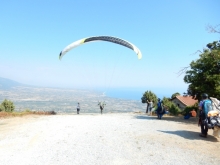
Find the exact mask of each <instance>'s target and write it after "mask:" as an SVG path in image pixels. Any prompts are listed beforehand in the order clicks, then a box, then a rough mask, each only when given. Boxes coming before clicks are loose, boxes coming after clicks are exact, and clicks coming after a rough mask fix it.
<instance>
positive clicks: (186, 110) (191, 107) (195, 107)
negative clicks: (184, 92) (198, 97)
mask: <svg viewBox="0 0 220 165" xmlns="http://www.w3.org/2000/svg"><path fill="white" fill-rule="evenodd" d="M193 109H194V110H195V111H196V112H197V110H198V106H196V105H194V106H187V107H186V108H185V109H184V110H183V111H182V115H185V114H188V113H189V112H190V111H192V110H193Z"/></svg>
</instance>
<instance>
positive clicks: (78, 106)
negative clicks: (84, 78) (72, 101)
mask: <svg viewBox="0 0 220 165" xmlns="http://www.w3.org/2000/svg"><path fill="white" fill-rule="evenodd" d="M76 110H77V114H79V111H80V105H79V103H78V104H77V107H76Z"/></svg>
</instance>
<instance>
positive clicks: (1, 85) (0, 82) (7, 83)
mask: <svg viewBox="0 0 220 165" xmlns="http://www.w3.org/2000/svg"><path fill="white" fill-rule="evenodd" d="M16 86H25V85H24V84H21V83H19V82H16V81H14V80H10V79H7V78H2V77H0V89H3V90H4V89H10V88H12V87H16Z"/></svg>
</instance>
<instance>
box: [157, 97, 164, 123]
mask: <svg viewBox="0 0 220 165" xmlns="http://www.w3.org/2000/svg"><path fill="white" fill-rule="evenodd" d="M156 112H157V118H158V119H161V118H162V116H163V106H162V101H161V100H160V98H158V102H157V110H156Z"/></svg>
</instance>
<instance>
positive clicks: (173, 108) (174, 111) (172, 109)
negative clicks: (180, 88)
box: [169, 103, 181, 115]
mask: <svg viewBox="0 0 220 165" xmlns="http://www.w3.org/2000/svg"><path fill="white" fill-rule="evenodd" d="M169 112H170V113H171V114H172V115H178V114H179V113H180V112H181V110H180V109H179V107H177V106H176V105H175V104H174V103H171V106H170V107H169Z"/></svg>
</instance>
